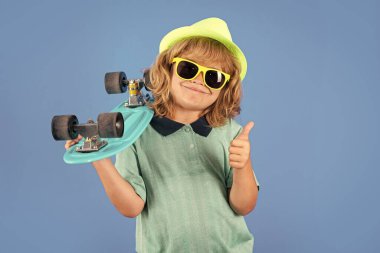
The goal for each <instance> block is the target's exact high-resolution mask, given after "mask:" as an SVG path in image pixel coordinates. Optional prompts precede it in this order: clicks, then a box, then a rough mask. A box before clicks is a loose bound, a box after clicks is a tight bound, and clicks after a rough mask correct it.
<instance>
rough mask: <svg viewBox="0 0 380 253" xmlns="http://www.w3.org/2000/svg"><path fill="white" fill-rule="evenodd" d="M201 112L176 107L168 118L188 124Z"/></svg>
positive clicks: (197, 117)
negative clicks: (172, 114)
mask: <svg viewBox="0 0 380 253" xmlns="http://www.w3.org/2000/svg"><path fill="white" fill-rule="evenodd" d="M201 113H202V112H201V111H189V110H184V109H182V108H176V110H175V112H174V116H173V117H169V118H170V119H171V120H174V121H176V122H179V123H182V124H190V123H193V122H194V121H196V120H197V119H199V118H200V117H201Z"/></svg>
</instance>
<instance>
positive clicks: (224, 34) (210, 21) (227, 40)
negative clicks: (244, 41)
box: [159, 17, 247, 80]
mask: <svg viewBox="0 0 380 253" xmlns="http://www.w3.org/2000/svg"><path fill="white" fill-rule="evenodd" d="M195 36H203V37H208V38H212V39H214V40H217V41H219V42H221V43H222V44H223V45H225V46H226V47H227V48H228V49H229V50H230V51H231V53H232V54H233V55H234V56H235V57H236V58H237V59H238V61H239V62H240V65H241V73H240V79H241V80H243V79H244V77H245V74H246V73H247V60H246V58H245V56H244V54H243V52H242V51H241V50H240V48H239V47H238V46H237V45H236V44H235V43H234V42H233V41H232V37H231V33H230V31H229V30H228V26H227V23H226V22H225V21H224V20H222V19H220V18H214V17H213V18H206V19H203V20H201V21H198V22H196V23H194V24H192V25H190V26H184V27H180V28H177V29H174V30H172V31H171V32H169V33H168V34H166V35H165V36H164V37H163V38H162V40H161V43H160V49H159V51H160V53H161V52H162V51H164V50H166V49H169V48H170V47H171V46H173V45H174V44H175V43H176V42H178V41H180V40H182V39H185V38H189V37H195Z"/></svg>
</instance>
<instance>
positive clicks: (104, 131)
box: [51, 112, 124, 153]
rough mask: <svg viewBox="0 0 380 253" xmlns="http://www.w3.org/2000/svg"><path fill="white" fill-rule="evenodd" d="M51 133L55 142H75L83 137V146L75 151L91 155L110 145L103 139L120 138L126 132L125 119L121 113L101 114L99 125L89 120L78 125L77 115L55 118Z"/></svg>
mask: <svg viewBox="0 0 380 253" xmlns="http://www.w3.org/2000/svg"><path fill="white" fill-rule="evenodd" d="M51 131H52V135H53V137H54V139H55V140H73V139H76V138H77V137H78V135H79V134H80V135H82V136H83V137H85V139H84V142H83V144H82V145H81V146H79V147H76V148H75V151H77V152H81V153H89V152H93V151H98V150H100V149H101V148H103V147H104V146H106V145H107V144H108V142H107V141H106V140H103V139H101V138H120V137H122V136H123V132H124V119H123V115H122V114H121V113H120V112H110V113H101V114H99V116H98V123H95V122H94V121H93V120H91V119H90V120H88V121H87V123H86V124H78V119H77V117H76V116H75V115H57V116H54V117H53V119H52V123H51Z"/></svg>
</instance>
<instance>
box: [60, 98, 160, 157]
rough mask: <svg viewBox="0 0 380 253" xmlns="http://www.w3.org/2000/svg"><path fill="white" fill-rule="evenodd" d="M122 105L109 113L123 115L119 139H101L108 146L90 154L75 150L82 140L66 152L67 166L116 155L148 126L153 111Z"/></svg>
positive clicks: (141, 107) (145, 107) (142, 107)
mask: <svg viewBox="0 0 380 253" xmlns="http://www.w3.org/2000/svg"><path fill="white" fill-rule="evenodd" d="M124 104H125V102H123V103H121V104H120V105H119V106H117V107H116V108H114V109H113V110H112V111H111V112H120V113H121V114H122V115H123V118H124V132H123V136H122V137H121V138H103V139H104V140H106V141H107V142H108V144H107V145H106V146H104V147H103V148H101V149H100V150H98V151H94V152H90V153H81V152H77V151H76V150H75V149H76V147H79V146H81V145H82V144H83V142H84V139H85V138H83V139H82V140H80V141H79V143H77V144H75V145H73V146H71V147H70V148H69V149H68V150H67V151H66V153H65V154H64V156H63V160H64V161H65V162H66V163H68V164H80V163H90V162H94V161H97V160H101V159H103V158H107V157H111V156H113V155H116V154H117V153H119V152H120V151H122V150H123V149H125V148H127V147H129V146H130V145H132V144H133V143H134V142H135V141H136V140H137V138H139V136H140V135H141V134H142V133H143V132H144V130H145V128H146V127H147V126H148V124H149V122H150V121H151V119H152V117H153V110H151V109H150V108H148V107H147V106H138V107H134V108H130V107H125V106H124Z"/></svg>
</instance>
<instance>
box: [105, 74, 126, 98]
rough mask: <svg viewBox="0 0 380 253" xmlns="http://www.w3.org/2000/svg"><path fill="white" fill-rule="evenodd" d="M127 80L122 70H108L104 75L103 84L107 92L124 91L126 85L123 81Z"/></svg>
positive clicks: (116, 92)
mask: <svg viewBox="0 0 380 253" xmlns="http://www.w3.org/2000/svg"><path fill="white" fill-rule="evenodd" d="M125 80H127V76H126V75H125V73H124V72H109V73H106V75H105V77H104V84H105V88H106V91H107V93H108V94H118V93H124V92H125V91H126V90H127V85H125V84H124V83H123V81H125Z"/></svg>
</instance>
